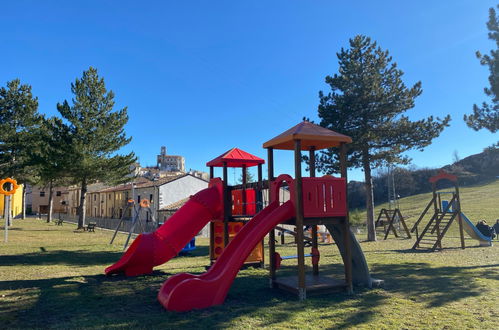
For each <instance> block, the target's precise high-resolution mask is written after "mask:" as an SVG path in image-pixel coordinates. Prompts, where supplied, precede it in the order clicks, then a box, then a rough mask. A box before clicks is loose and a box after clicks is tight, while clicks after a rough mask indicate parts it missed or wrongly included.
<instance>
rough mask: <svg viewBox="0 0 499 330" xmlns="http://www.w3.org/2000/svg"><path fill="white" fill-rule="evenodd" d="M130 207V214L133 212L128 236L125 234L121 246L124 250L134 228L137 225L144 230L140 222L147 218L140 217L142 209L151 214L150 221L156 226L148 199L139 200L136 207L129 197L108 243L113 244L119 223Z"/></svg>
mask: <svg viewBox="0 0 499 330" xmlns="http://www.w3.org/2000/svg"><path fill="white" fill-rule="evenodd" d="M130 209H131V210H132V214H133V218H132V225H131V226H130V229H129V231H128V236H127V239H126V241H125V245H124V246H123V250H125V249H126V248H127V246H128V243H129V242H130V238H131V237H132V234H133V233H134V231H135V228H136V227H137V226H139V227H141V228H142V232H144V228H145V226H144V224H143V223H142V222H143V221H148V219H142V217H141V215H142V214H143V213H144V211H145V212H147V213H146V214H150V215H151V221H152V222H153V223H154V224H156V226H157V223H156V219H155V218H154V212H153V210H151V203H150V202H149V200H147V199H143V200H141V201H140V203H139V205H138V207H137V206H136V205H135V201H134V200H133V199H129V200H128V201H127V204H126V208H125V212H123V215H122V217H121V219H120V222H119V223H118V225H117V226H116V229H115V231H114V234H113V237H112V238H111V241H110V242H109V244H113V242H114V239H115V238H116V234H118V231H119V230H120V228H121V225H122V224H123V223H124V221H125V218H126V214H128V210H130Z"/></svg>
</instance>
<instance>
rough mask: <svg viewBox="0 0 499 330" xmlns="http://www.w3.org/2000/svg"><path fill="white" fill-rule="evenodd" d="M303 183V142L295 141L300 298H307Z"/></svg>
mask: <svg viewBox="0 0 499 330" xmlns="http://www.w3.org/2000/svg"><path fill="white" fill-rule="evenodd" d="M302 191H303V182H302V176H301V140H295V211H296V220H295V221H296V241H297V244H296V249H297V251H296V252H297V253H296V254H297V256H298V297H299V299H300V300H304V299H306V298H307V291H306V283H305V244H304V242H303V237H304V234H303V196H302Z"/></svg>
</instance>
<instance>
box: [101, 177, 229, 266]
mask: <svg viewBox="0 0 499 330" xmlns="http://www.w3.org/2000/svg"><path fill="white" fill-rule="evenodd" d="M222 205H223V204H222V182H221V180H220V179H213V180H211V181H210V186H209V187H208V188H206V189H204V190H201V191H200V192H198V193H197V194H195V195H194V196H191V198H190V199H189V200H188V201H187V203H185V205H184V206H182V208H180V210H178V211H177V212H175V214H174V215H173V216H172V217H171V218H169V219H168V221H167V222H165V223H164V224H163V225H162V226H161V227H159V228H158V229H157V230H156V231H155V232H153V233H147V234H140V235H139V236H138V237H137V238H136V239H135V240H134V241H133V243H132V245H130V247H129V248H128V250H127V251H126V252H125V254H124V255H123V256H122V257H121V259H120V260H119V261H118V262H117V263H115V264H114V265H112V266H109V267H107V268H106V275H110V274H115V273H122V272H124V273H125V275H126V276H137V275H142V274H148V273H151V272H152V270H153V268H154V267H155V266H158V265H161V264H164V263H165V262H167V261H168V260H170V259H171V258H173V257H175V256H176V255H177V254H178V253H179V252H180V251H181V250H182V249H183V248H184V246H185V245H186V244H187V243H188V242H189V241H190V240H191V239H192V238H193V237H194V236H195V235H196V234H197V233H198V232H199V231H200V230H201V229H202V228H203V227H204V225H205V224H207V223H208V222H209V221H210V220H213V219H220V218H221V215H222Z"/></svg>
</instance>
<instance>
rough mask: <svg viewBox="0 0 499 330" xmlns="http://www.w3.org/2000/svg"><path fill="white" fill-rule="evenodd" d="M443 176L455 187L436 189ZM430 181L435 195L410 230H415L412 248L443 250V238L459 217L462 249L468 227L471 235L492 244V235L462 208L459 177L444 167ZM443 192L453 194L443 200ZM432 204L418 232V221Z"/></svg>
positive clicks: (485, 243) (481, 243) (482, 242)
mask: <svg viewBox="0 0 499 330" xmlns="http://www.w3.org/2000/svg"><path fill="white" fill-rule="evenodd" d="M442 180H448V181H450V182H452V184H453V186H454V191H444V192H439V191H437V183H438V182H439V181H442ZM429 182H430V183H431V186H432V195H433V197H432V199H431V200H430V202H429V203H428V205H427V206H426V208H425V209H424V211H423V212H422V213H421V215H420V216H419V218H418V220H417V221H416V222H415V223H414V226H413V227H412V229H411V232H413V233H415V234H416V242H415V243H414V246H413V247H412V248H413V249H418V248H421V249H428V250H430V251H432V252H433V251H435V250H436V249H440V250H441V249H442V240H443V238H444V236H445V234H446V233H447V231H448V230H449V228H450V226H451V225H452V223H453V222H454V221H455V220H456V219H457V221H458V224H459V235H460V239H461V248H462V249H465V248H466V246H465V243H464V231H466V232H467V233H468V235H470V237H471V238H473V239H476V240H478V241H479V242H480V246H491V245H492V238H490V237H487V236H484V235H483V234H482V233H480V231H479V230H478V229H477V228H476V227H475V225H474V224H473V223H472V222H471V221H470V220H469V219H468V218H467V217H466V215H464V213H462V211H461V199H460V195H459V186H458V180H457V177H456V176H455V175H452V174H449V173H446V172H444V171H440V172H439V173H438V174H437V175H435V176H432V177H431V178H430V179H429ZM443 195H448V196H449V197H450V201H447V200H443V199H442V196H443ZM432 207H433V215H432V216H431V218H430V220H429V221H428V223H427V224H426V225H425V226H424V228H423V230H422V231H421V232H419V229H418V226H419V224H420V223H421V222H422V220H423V219H424V217H425V215H426V214H427V213H428V211H429V210H430V209H431V208H432Z"/></svg>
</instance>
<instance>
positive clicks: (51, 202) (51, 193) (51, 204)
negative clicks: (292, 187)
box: [47, 181, 54, 223]
mask: <svg viewBox="0 0 499 330" xmlns="http://www.w3.org/2000/svg"><path fill="white" fill-rule="evenodd" d="M53 208H54V184H53V182H52V181H50V184H49V211H48V213H47V223H49V222H52V210H53Z"/></svg>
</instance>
